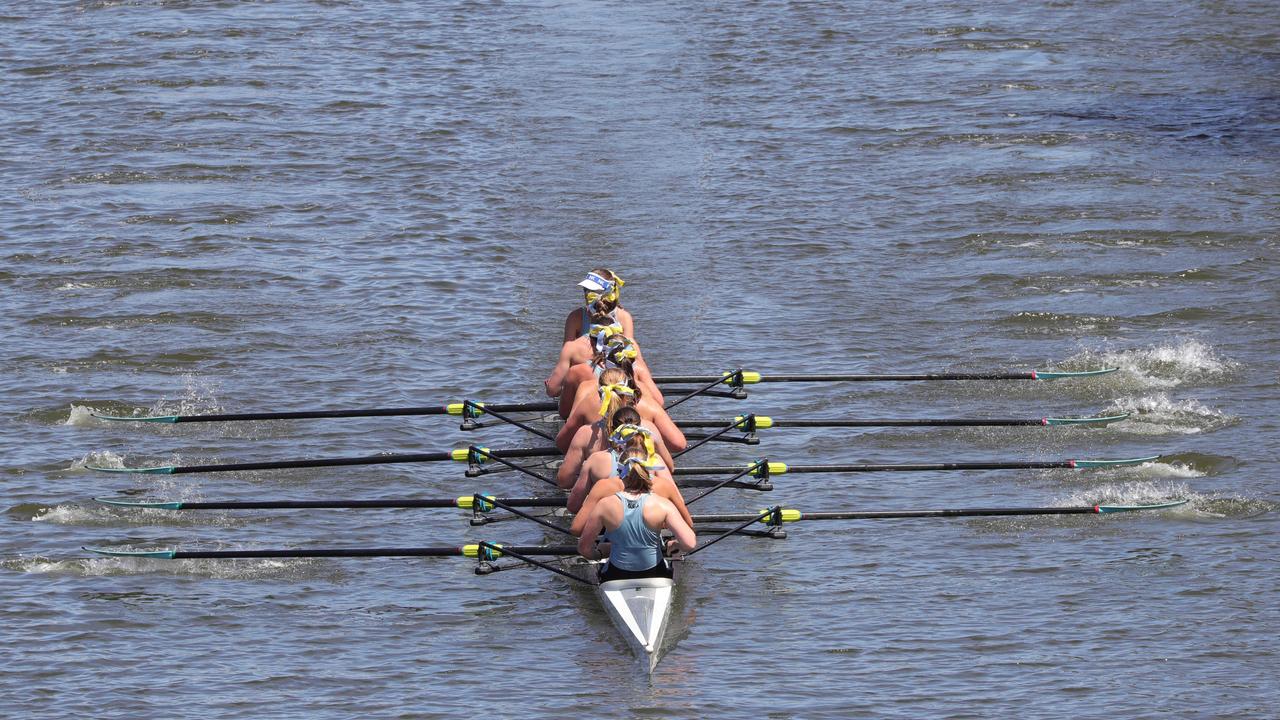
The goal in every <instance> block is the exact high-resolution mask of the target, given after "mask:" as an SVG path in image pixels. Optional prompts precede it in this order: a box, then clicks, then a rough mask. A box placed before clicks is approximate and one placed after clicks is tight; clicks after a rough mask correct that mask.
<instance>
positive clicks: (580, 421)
mask: <svg viewBox="0 0 1280 720" xmlns="http://www.w3.org/2000/svg"><path fill="white" fill-rule="evenodd" d="M586 424H587V421H586V420H585V419H584V418H583V417H582V412H581V411H580V410H578V409H576V408H575V409H574V411H573V412H572V413H570V414H569V419H568V420H565V421H564V427H562V428H560V432H558V433H556V449H558V450H559V451H560V452H568V450H569V445H570V444H572V443H573V436H574V435H575V434H577V432H578V428H580V427H582V426H583V425H586ZM676 430H677V432H678V431H679V428H677V429H676Z"/></svg>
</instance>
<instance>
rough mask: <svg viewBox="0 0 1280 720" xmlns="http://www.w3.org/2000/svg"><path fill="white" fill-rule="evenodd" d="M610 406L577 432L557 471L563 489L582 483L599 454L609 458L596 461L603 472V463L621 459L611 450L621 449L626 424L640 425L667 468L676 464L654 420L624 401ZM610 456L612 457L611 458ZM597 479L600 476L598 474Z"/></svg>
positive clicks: (624, 388)
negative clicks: (586, 466)
mask: <svg viewBox="0 0 1280 720" xmlns="http://www.w3.org/2000/svg"><path fill="white" fill-rule="evenodd" d="M607 392H612V393H620V394H626V393H628V392H631V388H630V387H627V386H621V387H614V388H611V389H610V390H608V391H607ZM609 405H610V407H609V409H608V410H606V412H605V416H604V417H601V418H600V419H599V420H597V421H595V422H593V423H590V424H589V425H583V426H582V427H580V428H578V431H577V432H576V433H574V435H573V439H572V440H571V441H570V442H569V449H568V451H566V452H565V454H564V460H563V461H561V463H560V467H559V468H558V469H557V470H556V483H557V484H558V485H559V486H560V487H561V488H562V489H564V490H568V489H569V488H571V487H574V485H575V484H576V483H577V482H578V476H579V475H580V471H581V470H582V467H583V464H584V463H586V462H587V461H588V460H589V459H590V458H592V457H594V456H595V455H600V454H603V455H604V457H605V459H597V460H596V462H597V466H598V467H599V468H600V470H601V472H604V470H605V468H604V465H603V464H600V463H609V462H612V463H616V462H617V461H618V458H617V452H614V453H613V455H612V456H610V451H611V450H614V451H620V449H621V448H618V447H615V444H614V442H613V440H614V437H615V436H616V435H618V433H619V432H620V428H622V427H624V426H634V427H636V428H638V429H639V431H640V432H642V433H643V434H644V436H645V438H647V439H648V445H649V446H652V448H653V451H654V454H655V455H657V456H658V459H659V460H660V461H661V462H662V463H663V465H664V466H665V467H667V468H671V467H675V461H674V460H673V459H672V457H671V451H669V450H667V445H666V443H664V442H662V436H661V435H660V434H659V433H658V429H657V428H656V427H654V426H653V424H652V423H645V422H644V420H643V419H642V418H641V417H640V413H639V412H637V411H636V409H635V407H632V406H625V407H624V406H623V403H622V402H621V401H620V400H619V401H611V402H610V403H609ZM631 434H632V433H626V434H625V435H623V436H622V438H623V439H625V438H627V437H630V436H631ZM610 457H612V459H609V458H610ZM608 472H612V469H610V470H608ZM607 474H608V473H607V472H606V475H607ZM600 477H603V476H600ZM595 479H598V477H597V478H595ZM595 479H593V480H592V482H594V481H595Z"/></svg>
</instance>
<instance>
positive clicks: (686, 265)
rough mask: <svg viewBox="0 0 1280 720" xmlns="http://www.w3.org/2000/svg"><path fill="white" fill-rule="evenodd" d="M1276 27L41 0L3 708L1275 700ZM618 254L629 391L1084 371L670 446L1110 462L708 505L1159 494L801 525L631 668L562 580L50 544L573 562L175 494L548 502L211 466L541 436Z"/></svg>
mask: <svg viewBox="0 0 1280 720" xmlns="http://www.w3.org/2000/svg"><path fill="white" fill-rule="evenodd" d="M1278 26H1280V22H1278V21H1277V16H1276V14H1275V10H1274V7H1273V6H1272V5H1270V4H1269V3H1262V2H1200V3H1190V4H1182V5H1165V4H1156V3H1110V2H1074V1H1071V0H1064V1H1062V2H1053V3H1046V4H1035V5H1032V4H1026V3H1018V2H993V3H981V4H976V5H975V4H974V3H958V2H933V3H922V2H909V3H897V4H884V3H859V2H848V3H835V2H809V3H795V2H724V3H719V2H687V1H681V0H674V1H671V2H652V3H626V2H616V1H613V0H605V1H600V2H580V1H578V0H566V1H564V2H528V3H526V2H518V3H510V2H508V3H502V2H497V3H477V2H469V3H457V4H453V3H450V4H440V3H427V2H423V3H354V2H336V1H335V2H319V1H316V2H304V1H302V0H281V1H280V2H256V3H241V2H226V1H223V2H213V1H210V2H197V1H194V0H191V1H180V0H136V1H126V2H105V1H104V2H31V3H22V4H12V5H9V6H7V7H6V9H5V10H4V11H3V15H2V16H0V40H2V41H3V42H0V58H2V60H3V82H4V88H5V89H4V102H3V106H2V109H0V113H2V114H3V117H4V119H5V122H4V127H5V130H6V132H5V133H4V134H3V135H0V157H2V158H3V162H0V187H2V188H3V193H0V244H2V250H0V288H2V291H0V323H2V326H0V327H2V328H3V338H4V340H3V344H4V352H3V354H2V356H0V392H2V393H3V397H4V412H3V415H2V416H0V422H2V423H3V428H4V431H3V433H2V434H0V452H3V455H4V458H5V461H4V462H3V464H2V467H0V497H3V504H4V507H5V508H6V509H7V511H6V513H5V515H4V516H3V523H4V532H3V534H2V539H0V546H2V550H0V554H2V555H3V558H2V559H0V592H2V593H3V596H4V598H5V623H4V624H5V630H4V632H3V634H0V649H2V651H3V652H2V654H0V658H2V659H0V668H2V669H3V674H4V679H3V681H2V683H0V699H2V700H3V706H4V707H5V708H6V712H7V713H9V714H12V715H13V716H15V717H19V716H20V717H60V718H61V717H72V716H79V717H102V718H130V719H140V718H171V717H202V718H207V717H218V718H263V717H286V718H288V717H298V718H348V717H388V718H390V717H397V718H432V717H453V716H464V717H465V716H474V715H481V714H483V715H491V716H498V717H556V718H560V717H599V716H602V715H603V716H606V717H608V716H627V717H658V716H662V717H710V716H730V717H806V718H817V717H840V718H847V717H874V718H881V717H903V718H916V717H939V718H941V717H947V718H976V717H1023V718H1056V717H1063V716H1066V715H1071V716H1075V717H1128V718H1139V717H1187V718H1202V717H1223V718H1226V717H1231V718H1238V717H1274V716H1276V710H1275V707H1276V703H1277V701H1278V700H1280V690H1278V689H1277V682H1276V677H1277V674H1278V671H1280V658H1278V656H1277V652H1276V649H1275V637H1276V634H1277V632H1278V631H1280V607H1278V603H1277V590H1280V588H1278V586H1277V561H1276V558H1277V556H1278V555H1280V537H1278V535H1277V513H1276V510H1277V503H1280V489H1278V487H1277V482H1276V480H1275V478H1276V473H1277V463H1276V461H1275V458H1276V455H1277V451H1278V450H1280V438H1278V437H1277V432H1276V430H1277V422H1276V420H1275V418H1276V416H1277V415H1278V414H1280V396H1278V394H1277V386H1278V383H1280V368H1278V366H1277V362H1276V358H1277V352H1278V351H1280V322H1278V321H1277V319H1276V316H1277V314H1278V311H1280V298H1278V294H1277V293H1278V292H1280V264H1278V261H1277V257H1278V256H1277V244H1278V243H1280V203H1278V202H1277V200H1278V198H1280V181H1278V180H1277V177H1280V175H1278V173H1277V171H1278V170H1280V162H1277V150H1278V149H1280V141H1278V137H1280V136H1278V135H1277V131H1278V130H1280V82H1278V81H1277V78H1278V77H1280V40H1278V39H1277V37H1278V36H1277V31H1278V30H1280V27H1278ZM600 264H604V265H607V266H609V267H613V268H615V269H617V270H618V272H619V273H620V274H622V275H623V277H624V278H626V280H627V285H626V288H625V289H624V291H623V298H624V304H625V305H626V306H627V307H628V308H630V310H631V311H632V312H633V313H634V315H635V317H636V328H637V331H636V335H637V337H638V339H639V341H640V342H641V343H642V345H643V346H644V348H645V355H646V357H647V358H648V360H649V363H650V365H651V366H652V367H653V368H654V370H655V372H657V373H658V374H684V373H698V374H706V373H719V372H720V371H722V370H727V369H730V368H737V367H745V368H747V369H752V370H758V371H761V372H764V373H766V374H768V373H803V372H829V373H831V372H940V371H966V370H967V371H981V370H996V369H1000V370H1027V369H1034V368H1039V369H1047V368H1058V369H1070V370H1082V369H1087V368H1092V367H1102V366H1113V367H1119V368H1120V370H1119V371H1118V372H1116V373H1114V374H1112V375H1109V376H1106V377H1103V378H1098V379H1093V380H1062V381H1054V382H1016V381H1010V382H933V383H915V384H907V383H857V384H854V383H845V384H839V383H832V384H810V385H793V384H773V385H770V384H762V385H758V386H753V387H752V388H751V392H750V398H749V399H748V400H746V401H734V400H728V399H700V400H694V401H690V402H688V403H685V405H683V406H681V409H680V412H679V413H677V417H686V418H688V417H729V416H731V415H734V414H738V413H742V412H747V411H750V412H755V413H760V414H766V415H771V416H774V417H776V418H779V419H785V418H787V417H792V418H797V417H799V418H805V417H827V418H836V417H843V418H858V417H1009V416H1012V417H1024V416H1025V417H1041V416H1044V415H1057V416H1078V415H1098V414H1113V413H1117V412H1128V413H1132V417H1131V418H1130V419H1129V420H1127V421H1125V422H1122V423H1117V424H1113V425H1110V426H1107V427H1104V428H1088V427H1075V428H1039V427H1028V428H961V429H947V428H877V429H867V430H804V429H776V430H770V431H764V432H763V433H762V441H761V444H760V445H759V446H758V447H754V448H748V447H742V446H736V445H723V444H717V445H714V446H709V447H705V448H700V449H698V450H696V451H695V452H694V453H691V454H690V455H689V456H688V457H689V458H690V460H689V462H690V463H696V464H722V463H744V462H746V461H748V460H751V459H754V458H758V457H764V456H768V457H770V458H771V459H774V460H781V461H784V462H788V463H791V464H805V463H836V462H844V463H850V462H946V461H954V460H971V461H972V460H986V459H999V460H1056V459H1064V458H1125V457H1139V456H1145V455H1156V454H1160V455H1162V456H1163V457H1162V458H1161V459H1160V460H1159V461H1156V462H1150V463H1146V464H1143V465H1140V466H1137V467H1127V468H1116V469H1111V470H1075V471H1071V470H1004V471H986V472H941V471H939V472H920V473H882V474H861V475H819V474H790V475H784V476H779V477H776V478H775V480H774V482H775V490H774V491H773V492H772V493H767V494H765V493H752V492H750V491H744V490H734V491H722V492H719V493H716V494H715V495H713V496H712V497H710V498H708V499H707V500H705V501H703V502H701V503H699V507H698V508H695V509H696V510H697V511H698V512H711V511H737V512H742V511H749V510H754V509H757V508H759V507H763V506H765V505H770V504H775V503H781V504H783V505H786V506H790V507H799V508H802V509H806V510H831V509H912V508H934V507H975V506H1001V507H1004V506H1060V505H1080V504H1093V503H1098V502H1103V503H1147V502H1158V501H1163V500H1168V499H1173V498H1187V499H1189V500H1190V502H1189V503H1188V504H1187V505H1185V506H1183V507H1181V508H1177V509H1174V510H1168V511H1161V512H1151V513H1140V514H1128V515H1118V516H1115V515H1111V516H1104V517H1096V516H1066V517H1056V518H1055V517H1027V518H1012V519H1010V518H1005V519H976V520H975V519H954V520H942V519H935V520H878V521H863V522H852V521H851V522H844V523H808V524H806V523H800V524H797V525H794V526H791V527H789V534H790V538H789V539H787V540H785V541H775V540H754V539H746V538H730V539H726V540H725V541H724V542H721V543H718V544H717V545H715V546H713V547H711V548H709V549H708V550H707V551H705V552H703V553H701V554H699V555H698V556H696V557H695V558H694V559H692V560H690V561H689V563H688V566H689V567H688V572H687V578H688V581H687V583H686V584H685V585H684V587H683V589H682V594H681V596H680V601H679V607H678V610H677V614H676V618H675V620H674V622H673V626H672V631H671V637H670V638H669V643H668V648H667V652H666V657H665V658H664V659H663V661H662V663H661V664H659V665H658V667H657V669H656V671H655V672H654V674H653V675H652V677H648V676H646V675H645V674H644V673H642V672H639V671H638V670H637V669H636V666H635V664H634V662H633V661H632V660H631V658H630V656H629V655H628V654H627V650H626V648H625V646H624V645H623V643H622V642H621V640H620V639H619V638H618V636H617V634H616V633H615V632H614V630H613V629H612V627H611V626H610V625H609V623H608V620H607V618H606V617H605V616H604V615H603V614H602V612H601V611H600V610H599V608H598V606H596V605H595V604H594V600H593V598H592V597H591V596H590V595H589V594H587V593H585V592H581V591H579V590H578V589H576V588H574V587H571V586H570V585H569V584H568V583H566V582H564V581H563V580H561V579H560V578H557V577H555V576H552V575H550V574H546V573H542V572H537V571H532V570H519V571H512V572H504V573H497V574H494V575H491V576H486V577H478V576H476V575H474V574H473V573H472V567H471V566H470V565H469V564H468V563H467V562H466V561H463V560H451V559H413V560H406V559H365V560H240V561H233V562H227V561H213V560H190V561H159V560H154V561H152V560H145V561H144V560H134V559H107V558H98V559H94V558H93V557H91V556H90V555H89V554H88V553H86V552H84V551H82V550H81V549H80V547H81V546H82V545H126V546H129V547H143V548H154V547H170V546H182V547H188V548H190V547H203V548H214V547H221V548H263V547H319V546H341V547H361V546H365V547H367V546H394V545H433V544H459V543H461V542H463V541H464V540H468V541H475V540H477V539H491V540H503V541H508V542H525V543H527V542H543V541H553V542H554V541H557V540H556V538H554V536H547V535H545V534H544V533H543V531H541V530H540V529H538V528H536V527H534V526H532V525H527V524H521V523H517V522H505V523H497V524H494V525H490V526H487V527H483V528H472V527H469V526H468V523H467V521H466V514H465V513H464V512H462V511H457V510H444V511H439V510H431V511H426V510H329V511H318V510H317V511H306V512H299V511H285V510H277V511H256V512H249V511H243V512H205V513H197V512H190V513H185V514H183V513H173V512H166V511H158V510H157V511H137V510H133V511H129V510H119V509H110V508H107V507H105V506H102V505H99V504H97V503H95V502H93V500H92V498H94V497H97V496H107V497H133V498H156V499H187V500H193V499H207V500H222V499H227V500H236V499H238V500H249V499H319V498H372V497H387V496H419V497H439V496H445V497H451V496H455V495H463V494H469V493H471V492H476V491H485V492H489V493H494V494H499V495H508V496H510V495H516V496H519V495H528V494H531V493H533V492H536V491H538V487H537V486H536V484H535V483H533V482H532V481H529V480H525V479H521V478H519V477H517V476H514V475H511V474H500V475H493V476H488V477H485V478H483V479H480V480H468V479H466V478H464V477H463V476H462V473H461V472H460V468H459V467H457V466H451V467H443V466H438V465H376V466H369V467H355V468H345V469H344V468H339V469H312V470H292V471H261V472H246V473H226V474H210V475H183V476H174V477H169V478H164V477H153V476H144V475H104V474H100V473H95V472H91V471H88V470H86V469H85V467H84V466H85V464H86V463H90V464H93V463H98V464H111V463H114V464H116V465H124V464H132V465H138V464H169V463H177V464H192V463H204V462H235V461H249V460H275V459H292V458H309V457H325V456H345V455H365V454H372V453H383V452H411V451H421V450H443V449H448V448H451V447H457V446H464V445H466V444H468V443H471V442H481V441H482V442H485V443H487V444H490V445H492V446H494V447H502V446H518V445H526V444H530V443H533V444H537V442H539V441H537V439H536V438H531V437H530V436H528V435H526V434H524V433H522V432H520V431H517V430H513V429H509V428H500V427H499V428H489V429H485V430H483V431H481V432H479V433H472V434H464V433H461V432H459V431H458V429H457V428H456V421H455V420H452V419H445V418H439V417H411V418H373V419H361V420H346V421H307V422H302V421H296V422H253V423H235V424H231V423H228V424H213V425H177V426H156V425H139V424H134V423H124V424H122V423H115V424H109V423H106V422H103V421H98V420H95V419H93V418H92V417H90V415H89V411H90V410H91V409H92V410H100V411H109V412H119V413H126V414H133V413H147V412H186V413H207V412H218V411H227V412H237V411H255V410H277V409H278V410H303V409H313V408H341V407H362V406H395V405H429V404H439V403H443V402H447V401H452V400H459V399H461V398H463V397H470V398H474V399H482V400H485V399H487V400H491V401H493V400H510V401H525V400H537V399H538V398H539V397H540V393H541V384H540V381H541V380H542V378H543V377H544V376H545V375H546V373H547V372H548V370H549V369H550V366H551V364H552V362H553V359H554V357H555V353H556V352H557V350H558V337H559V333H560V325H561V323H562V321H563V318H564V315H565V313H566V312H568V311H569V310H570V309H571V308H572V307H573V306H574V304H575V303H576V302H577V301H578V298H579V296H578V294H577V290H576V288H575V287H574V283H576V282H577V280H578V279H580V277H581V275H582V274H583V273H584V271H585V270H587V269H588V268H590V267H592V266H594V265H600Z"/></svg>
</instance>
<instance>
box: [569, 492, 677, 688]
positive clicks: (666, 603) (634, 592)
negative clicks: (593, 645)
mask: <svg viewBox="0 0 1280 720" xmlns="http://www.w3.org/2000/svg"><path fill="white" fill-rule="evenodd" d="M557 514H558V515H559V519H561V520H564V521H568V520H571V519H572V516H570V515H567V514H561V513H557ZM565 524H567V522H566V523H565ZM603 566H604V561H603V560H587V559H586V558H584V557H581V556H576V557H571V558H565V559H564V560H563V561H562V562H561V564H560V567H561V568H562V569H563V570H566V571H568V572H569V573H571V574H572V575H573V576H574V577H577V578H578V579H580V580H583V581H584V582H586V583H589V584H590V585H592V589H593V591H594V594H595V596H596V599H597V600H598V601H599V603H600V606H601V607H602V608H604V611H605V613H606V614H608V616H609V620H610V621H612V623H613V625H614V627H615V628H617V630H618V634H619V635H621V636H622V639H623V640H625V641H626V643H627V645H628V646H629V647H630V648H631V650H632V652H634V653H635V655H636V658H637V659H638V660H639V661H640V663H641V665H642V666H643V667H644V668H645V670H646V671H648V672H653V669H654V668H655V667H656V666H657V665H658V661H659V660H661V659H662V651H663V647H662V641H663V639H664V638H665V637H666V634H667V626H668V625H669V624H670V622H671V610H672V606H673V605H674V603H675V591H676V581H675V580H674V579H672V578H665V577H652V578H635V579H630V580H608V581H605V582H600V570H601V568H603ZM672 566H673V567H674V569H675V572H674V573H673V575H675V576H676V577H677V578H678V577H680V575H681V573H680V567H681V563H680V562H679V561H675V562H672Z"/></svg>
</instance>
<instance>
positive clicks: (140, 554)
mask: <svg viewBox="0 0 1280 720" xmlns="http://www.w3.org/2000/svg"><path fill="white" fill-rule="evenodd" d="M80 549H81V550H87V551H88V552H91V553H94V554H95V555H106V556H107V557H134V558H155V559H157V560H172V559H173V556H174V555H175V554H177V552H178V551H177V550H113V549H111V548H96V547H89V546H88V545H81V546H80Z"/></svg>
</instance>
